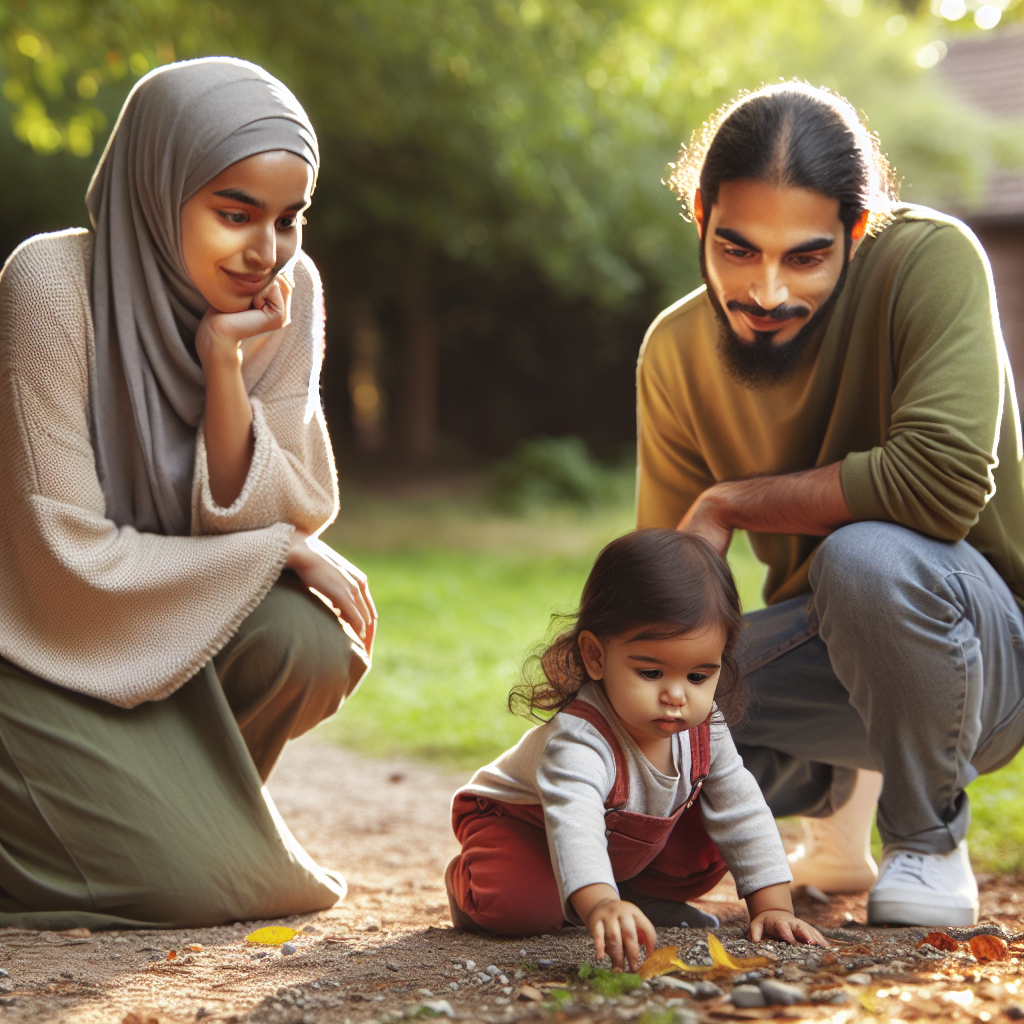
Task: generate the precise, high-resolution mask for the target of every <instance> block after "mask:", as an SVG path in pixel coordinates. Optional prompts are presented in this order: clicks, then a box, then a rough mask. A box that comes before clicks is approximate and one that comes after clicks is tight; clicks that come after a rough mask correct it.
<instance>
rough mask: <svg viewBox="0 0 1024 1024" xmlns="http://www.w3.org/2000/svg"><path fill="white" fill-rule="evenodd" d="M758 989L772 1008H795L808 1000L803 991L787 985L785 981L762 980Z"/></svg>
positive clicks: (758, 984)
mask: <svg viewBox="0 0 1024 1024" xmlns="http://www.w3.org/2000/svg"><path fill="white" fill-rule="evenodd" d="M757 987H758V988H759V989H760V990H761V995H763V996H764V998H765V1001H766V1002H767V1003H768V1004H769V1005H771V1006H793V1005H794V1004H795V1003H802V1002H805V1001H806V999H807V996H806V995H805V993H804V991H803V989H801V988H797V986H796V985H787V984H786V983H785V982H784V981H775V979H774V978H762V979H761V980H760V981H759V982H758V983H757Z"/></svg>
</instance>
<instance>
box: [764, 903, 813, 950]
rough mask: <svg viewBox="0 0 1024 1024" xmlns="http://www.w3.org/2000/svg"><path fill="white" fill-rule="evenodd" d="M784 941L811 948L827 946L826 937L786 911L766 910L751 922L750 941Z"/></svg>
mask: <svg viewBox="0 0 1024 1024" xmlns="http://www.w3.org/2000/svg"><path fill="white" fill-rule="evenodd" d="M762 938H765V939H767V938H773V939H782V940H783V941H784V942H805V943H807V944H808V945H809V946H827V945H828V942H826V941H825V937H824V936H823V935H822V934H821V932H819V931H818V929H817V928H814V927H812V926H811V925H809V924H808V923H807V922H806V921H801V920H800V918H799V917H796V916H795V915H793V914H791V913H789V911H786V910H765V911H762V912H761V913H760V914H758V915H757V916H756V917H753V918H751V920H750V940H751V942H760V941H761V939H762Z"/></svg>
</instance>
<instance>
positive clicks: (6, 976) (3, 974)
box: [0, 967, 10, 978]
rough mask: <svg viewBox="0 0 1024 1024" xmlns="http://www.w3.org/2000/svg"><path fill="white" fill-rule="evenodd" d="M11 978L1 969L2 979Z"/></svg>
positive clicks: (0, 976)
mask: <svg viewBox="0 0 1024 1024" xmlns="http://www.w3.org/2000/svg"><path fill="white" fill-rule="evenodd" d="M9 977H10V975H9V974H8V973H7V972H6V971H5V970H4V969H3V968H2V967H0V978H9Z"/></svg>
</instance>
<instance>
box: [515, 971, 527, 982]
mask: <svg viewBox="0 0 1024 1024" xmlns="http://www.w3.org/2000/svg"><path fill="white" fill-rule="evenodd" d="M525 977H526V971H516V973H515V974H513V975H512V980H513V981H522V980H523V978H525Z"/></svg>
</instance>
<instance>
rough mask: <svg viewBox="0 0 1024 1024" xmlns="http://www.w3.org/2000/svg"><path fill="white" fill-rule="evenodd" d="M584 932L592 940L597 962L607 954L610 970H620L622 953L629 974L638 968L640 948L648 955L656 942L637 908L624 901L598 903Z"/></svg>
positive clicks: (644, 917)
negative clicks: (587, 933) (610, 959)
mask: <svg viewBox="0 0 1024 1024" xmlns="http://www.w3.org/2000/svg"><path fill="white" fill-rule="evenodd" d="M587 929H588V931H589V932H590V934H591V936H592V937H593V939H594V953H595V955H596V956H597V959H598V960H600V959H601V958H602V957H604V956H605V953H607V955H608V956H610V957H611V958H612V969H613V970H620V971H621V970H622V968H623V966H624V964H623V954H625V961H626V965H628V967H629V969H630V970H631V971H636V970H638V969H639V967H640V946H641V945H642V946H643V947H644V949H646V950H647V955H648V956H650V955H651V953H653V952H654V947H655V946H656V945H657V942H658V935H657V932H656V931H655V930H654V925H652V924H651V922H650V921H648V920H647V918H646V916H645V915H644V914H643V912H642V911H641V910H640V908H639V907H637V906H635V905H634V904H632V903H627V902H626V901H625V900H618V899H614V900H613V899H608V900H602V901H601V902H600V903H598V904H597V906H595V907H594V909H593V910H591V912H590V916H589V917H588V918H587Z"/></svg>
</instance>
